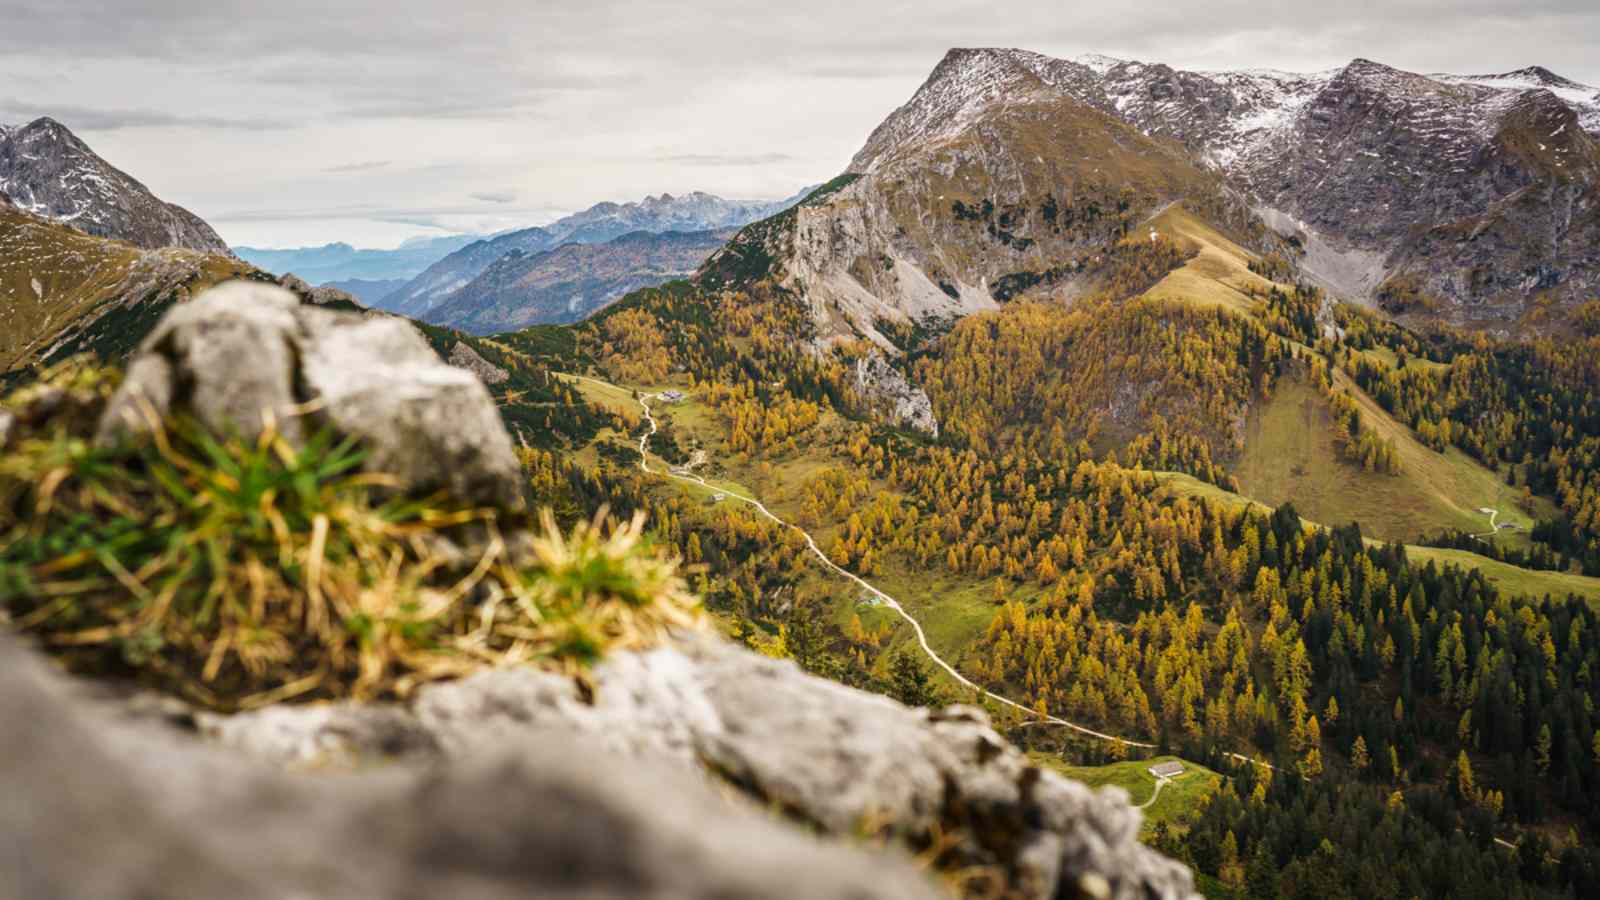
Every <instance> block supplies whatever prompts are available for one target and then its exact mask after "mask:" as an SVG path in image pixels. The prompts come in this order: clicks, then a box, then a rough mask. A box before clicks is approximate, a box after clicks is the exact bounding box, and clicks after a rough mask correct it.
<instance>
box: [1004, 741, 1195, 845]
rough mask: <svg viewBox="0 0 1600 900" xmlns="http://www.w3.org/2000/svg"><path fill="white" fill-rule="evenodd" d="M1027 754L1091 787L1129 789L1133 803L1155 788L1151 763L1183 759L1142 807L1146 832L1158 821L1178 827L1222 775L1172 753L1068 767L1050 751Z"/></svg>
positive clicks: (1143, 799) (1142, 799)
mask: <svg viewBox="0 0 1600 900" xmlns="http://www.w3.org/2000/svg"><path fill="white" fill-rule="evenodd" d="M1029 757H1030V758H1031V759H1032V760H1033V761H1034V762H1035V763H1037V764H1038V765H1040V766H1041V767H1043V768H1048V769H1052V770H1054V771H1056V772H1060V773H1061V774H1062V775H1065V776H1067V777H1068V778H1071V779H1073V780H1075V781H1081V782H1083V783H1084V784H1087V785H1088V786H1090V787H1095V788H1098V787H1104V786H1107V785H1114V786H1116V787H1119V788H1122V789H1123V790H1124V791H1127V792H1128V798H1129V801H1130V802H1132V803H1134V804H1136V805H1137V804H1140V803H1144V802H1146V801H1148V800H1149V799H1150V795H1151V793H1152V792H1153V791H1155V787H1156V779H1155V776H1154V775H1151V774H1150V772H1149V768H1150V767H1151V766H1153V765H1155V764H1156V763H1160V762H1170V761H1177V762H1182V763H1183V765H1184V770H1185V771H1184V773H1183V774H1182V775H1179V776H1178V777H1177V778H1174V779H1172V780H1171V781H1170V782H1168V784H1167V786H1166V787H1164V788H1162V789H1161V795H1160V796H1158V797H1156V800H1155V802H1154V803H1152V804H1150V805H1149V806H1148V807H1145V809H1144V830H1145V833H1147V834H1148V833H1149V831H1150V830H1151V829H1152V828H1153V827H1154V826H1155V824H1156V823H1157V822H1166V823H1167V825H1168V826H1169V827H1174V828H1177V829H1178V830H1181V829H1182V825H1183V823H1184V821H1185V820H1187V819H1188V818H1189V817H1190V816H1192V815H1193V814H1194V813H1195V812H1197V811H1198V808H1199V806H1200V804H1201V803H1202V802H1204V801H1205V799H1206V798H1207V797H1209V796H1211V795H1212V794H1213V793H1215V792H1216V790H1217V789H1218V788H1219V787H1221V786H1222V776H1221V775H1219V774H1217V773H1216V772H1213V771H1211V770H1210V769H1207V768H1205V767H1204V766H1197V765H1195V764H1194V763H1191V762H1188V761H1186V760H1181V759H1178V757H1175V756H1157V757H1153V758H1151V759H1144V760H1128V761H1126V762H1118V763H1110V764H1109V765H1104V766H1070V765H1067V764H1065V763H1063V762H1061V759H1060V757H1058V756H1056V755H1055V754H1053V753H1030V754H1029Z"/></svg>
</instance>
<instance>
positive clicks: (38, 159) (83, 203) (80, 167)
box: [0, 118, 228, 254]
mask: <svg viewBox="0 0 1600 900" xmlns="http://www.w3.org/2000/svg"><path fill="white" fill-rule="evenodd" d="M0 194H5V195H9V197H10V200H11V203H12V204H13V205H15V206H18V207H21V208H22V209H26V210H28V211H29V212H32V213H35V214H37V215H41V216H45V217H48V218H51V219H56V220H59V221H63V222H67V223H70V224H71V225H73V226H74V227H76V228H81V229H82V230H83V231H84V232H86V233H88V234H91V235H94V236H95V237H107V238H115V239H117V240H123V241H127V242H128V243H130V244H133V245H134V246H136V247H142V248H144V249H146V250H154V249H157V248H161V247H182V248H186V249H189V250H199V251H202V252H205V253H221V254H226V253H227V252H228V245H227V244H226V243H224V242H223V240H222V238H221V237H219V236H218V235H217V233H216V231H214V230H212V228H211V226H210V225H207V224H206V223H205V222H204V221H203V220H201V218H200V217H199V216H196V215H195V214H194V213H192V212H189V211H188V210H186V209H184V208H183V207H181V206H176V205H174V204H171V203H166V202H163V201H162V200H161V199H159V198H157V197H156V196H155V195H154V194H152V193H151V192H150V190H149V188H146V187H145V186H144V185H142V184H140V183H139V182H138V181H136V180H134V179H133V178H132V177H130V176H129V175H128V174H127V173H125V172H123V171H121V170H119V169H117V168H116V167H115V166H113V165H111V164H110V163H108V162H106V161H105V160H103V159H101V158H100V157H99V156H98V155H96V154H95V152H94V151H93V150H90V149H89V146H88V145H87V144H85V143H84V142H83V141H81V140H79V139H78V136H77V135H75V134H73V133H72V132H71V131H69V130H67V128H66V126H64V125H62V124H61V123H60V122H57V121H55V120H54V119H50V118H43V119H37V120H35V121H33V122H30V123H28V124H27V125H21V126H17V127H15V128H7V127H4V126H0Z"/></svg>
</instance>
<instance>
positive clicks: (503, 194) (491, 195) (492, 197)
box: [471, 191, 517, 203]
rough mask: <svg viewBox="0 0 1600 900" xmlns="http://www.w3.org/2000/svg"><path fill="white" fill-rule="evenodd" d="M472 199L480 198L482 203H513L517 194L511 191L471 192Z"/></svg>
mask: <svg viewBox="0 0 1600 900" xmlns="http://www.w3.org/2000/svg"><path fill="white" fill-rule="evenodd" d="M471 196H472V199H474V200H482V201H483V202H484V203H515V202H517V195H516V194H515V193H513V192H511V191H486V192H483V193H477V194H472V195H471Z"/></svg>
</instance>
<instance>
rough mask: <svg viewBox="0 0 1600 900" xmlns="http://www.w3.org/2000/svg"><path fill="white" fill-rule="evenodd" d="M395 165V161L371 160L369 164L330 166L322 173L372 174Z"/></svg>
mask: <svg viewBox="0 0 1600 900" xmlns="http://www.w3.org/2000/svg"><path fill="white" fill-rule="evenodd" d="M393 164H394V160H390V159H374V160H371V161H369V162H357V163H344V164H343V165H337V166H328V167H327V168H325V169H323V170H322V171H324V172H334V173H342V172H371V171H374V170H376V169H387V168H388V167H389V166H391V165H393Z"/></svg>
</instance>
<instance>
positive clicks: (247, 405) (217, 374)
mask: <svg viewBox="0 0 1600 900" xmlns="http://www.w3.org/2000/svg"><path fill="white" fill-rule="evenodd" d="M173 413H188V414H190V415H193V416H195V417H196V418H197V419H199V421H200V422H201V423H203V424H205V425H206V426H208V427H210V428H212V429H214V430H217V431H220V432H228V431H232V432H236V433H238V434H239V435H241V436H242V437H245V438H249V439H253V438H255V437H256V436H258V435H259V434H260V433H261V432H262V431H263V430H264V429H265V428H267V427H268V426H269V425H275V426H276V427H277V429H278V430H279V432H280V433H281V434H283V435H284V436H285V437H286V438H287V439H288V440H290V441H291V442H297V441H299V440H302V439H303V438H304V437H305V435H306V434H307V432H308V431H309V430H312V429H315V428H320V427H329V428H332V429H333V430H335V431H337V432H338V433H340V434H341V435H345V436H349V437H353V438H356V439H357V440H359V441H360V443H361V446H362V447H363V448H364V449H365V450H366V453H367V456H366V459H365V462H364V466H365V467H366V469H367V470H368V471H371V472H382V473H386V474H389V475H392V476H394V477H396V478H397V479H398V480H399V484H400V488H401V489H402V490H405V491H416V492H427V491H432V490H436V489H439V488H444V489H447V490H449V491H450V492H451V493H452V494H454V495H455V496H456V497H458V498H461V499H464V500H470V501H477V502H481V503H487V504H492V505H495V506H499V507H502V508H506V509H518V508H521V507H522V506H523V504H524V499H523V495H522V487H521V481H522V478H521V469H520V467H519V465H518V463H517V460H516V456H515V454H514V453H513V451H512V447H511V439H510V437H509V436H508V435H507V434H506V431H505V428H504V427H503V426H502V425H501V422H500V416H499V414H498V412H497V411H496V409H495V405H494V401H493V400H492V399H491V398H490V396H489V392H488V390H487V389H485V388H484V386H483V384H482V382H480V381H479V380H478V379H477V377H475V376H474V375H473V374H471V373H470V372H467V371H465V370H463V369H460V368H457V367H455V366H450V365H446V364H445V363H443V362H442V361H440V360H439V358H438V357H437V356H436V355H435V354H434V353H433V351H432V350H431V349H429V347H428V345H427V342H425V341H424V340H423V339H422V337H421V336H420V335H418V334H417V333H416V331H415V330H414V329H413V328H412V327H411V326H410V325H408V324H406V323H405V322H404V321H402V320H400V319H395V318H389V317H375V318H367V317H363V316H361V315H356V314H350V313H339V312H332V311H329V310H325V309H318V308H313V307H307V306H305V305H302V304H301V303H300V302H299V301H298V300H297V299H296V298H295V296H294V295H293V294H291V293H289V292H288V291H286V290H284V289H282V288H278V287H274V286H269V285H263V284H259V283H254V282H244V281H235V282H230V283H228V284H225V285H222V286H220V287H217V288H213V289H212V290H210V291H207V292H206V293H205V294H203V295H201V296H200V297H198V298H196V299H195V300H194V301H192V302H189V303H184V304H180V305H178V306H176V307H174V308H173V309H172V310H171V311H169V312H168V313H167V314H166V316H165V318H163V319H162V321H161V323H160V324H159V325H157V326H156V329H155V331H153V332H152V333H151V334H150V336H149V337H148V338H146V339H145V341H144V343H143V344H142V345H141V348H140V351H139V353H138V355H137V356H135V357H134V359H133V360H132V362H131V363H130V364H129V366H128V372H127V378H126V380H125V381H124V383H123V386H122V387H121V388H120V389H119V390H118V392H117V394H116V396H115V397H113V398H112V402H111V404H110V406H109V408H108V409H107V411H106V414H105V416H104V418H103V419H102V420H101V423H100V433H101V437H102V439H104V440H108V441H110V440H115V439H118V438H120V437H123V436H127V435H130V434H133V435H137V434H139V433H142V432H144V431H147V430H148V429H149V428H150V427H151V425H150V423H151V421H152V416H154V417H165V416H168V415H171V414H173Z"/></svg>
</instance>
